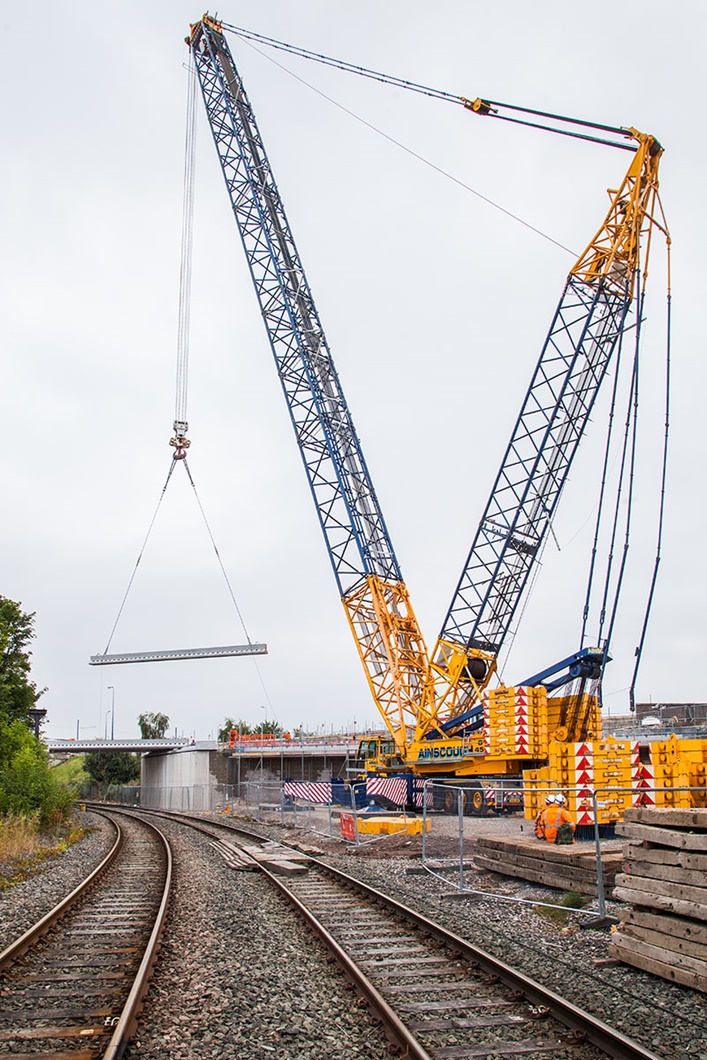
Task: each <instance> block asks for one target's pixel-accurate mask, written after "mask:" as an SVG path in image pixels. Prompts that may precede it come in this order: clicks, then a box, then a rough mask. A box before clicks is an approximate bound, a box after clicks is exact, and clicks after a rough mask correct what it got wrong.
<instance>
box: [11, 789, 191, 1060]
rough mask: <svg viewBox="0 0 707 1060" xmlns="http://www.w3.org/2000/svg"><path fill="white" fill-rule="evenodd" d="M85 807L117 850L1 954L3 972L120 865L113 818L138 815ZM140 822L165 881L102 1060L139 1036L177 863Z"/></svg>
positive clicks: (119, 834) (114, 1058)
mask: <svg viewBox="0 0 707 1060" xmlns="http://www.w3.org/2000/svg"><path fill="white" fill-rule="evenodd" d="M85 805H86V806H87V807H88V808H90V809H91V811H92V812H94V813H97V814H99V815H100V816H102V817H104V818H105V819H106V820H107V821H109V823H110V824H111V826H112V827H113V828H114V829H115V831H116V839H115V842H114V844H113V846H112V847H111V849H110V851H109V852H108V854H107V855H106V857H105V858H104V859H103V860H102V861H101V862H100V864H99V865H98V866H97V867H96V868H95V869H93V871H92V872H91V873H89V875H88V876H87V877H86V879H84V880H83V881H82V882H81V883H80V884H79V885H78V887H76V888H74V890H73V891H72V892H71V893H70V894H68V895H67V896H66V897H65V898H64V899H62V901H61V902H59V903H58V904H57V905H56V906H55V907H54V908H53V909H52V910H50V912H49V913H47V914H46V915H45V916H43V917H42V918H41V919H40V920H39V921H37V923H36V924H34V925H33V926H32V927H31V928H29V929H28V930H27V931H26V932H25V933H24V934H23V935H21V936H20V937H19V938H18V939H16V940H15V941H14V942H13V943H11V944H10V945H9V946H8V947H7V948H6V949H5V950H4V951H3V952H2V953H0V971H6V970H7V969H9V968H10V967H11V965H12V964H13V963H14V962H15V961H16V960H17V959H18V958H19V957H21V956H22V955H23V954H25V953H26V952H27V951H28V950H30V949H31V947H32V946H33V945H34V944H35V943H36V942H37V941H38V940H39V939H40V938H41V937H42V936H43V935H44V934H46V932H47V931H48V930H49V929H50V928H52V927H54V926H56V924H57V923H58V922H59V921H60V920H61V919H62V918H63V917H64V916H65V915H66V914H67V913H68V912H70V911H71V910H72V909H73V908H74V907H75V906H76V904H77V902H78V901H79V899H80V898H82V897H83V896H85V895H86V893H87V892H88V891H89V890H90V889H91V888H93V887H94V886H95V885H96V883H98V882H99V880H100V879H101V877H102V876H103V875H104V874H105V872H106V871H107V870H108V869H109V868H111V867H112V866H113V865H114V864H115V863H116V859H117V857H118V855H119V853H120V852H121V850H122V849H123V847H124V845H125V833H124V830H123V829H122V828H121V827H120V824H119V823H118V822H117V821H116V820H114V819H113V815H117V814H122V815H123V816H124V817H130V818H133V819H134V818H135V817H136V816H137V815H136V814H131V813H129V812H127V811H125V810H121V809H118V808H113V807H110V809H109V810H107V809H106V808H105V807H104V808H102V809H98V808H97V807H96V806H94V805H92V804H90V803H86V804H85ZM138 820H140V823H141V824H143V825H144V826H145V827H146V828H147V829H148V830H149V831H150V832H151V833H152V834H153V835H154V836H156V837H157V839H158V841H159V844H160V848H161V853H162V854H163V856H164V863H165V879H164V884H163V887H162V894H161V898H160V902H159V907H158V909H157V913H156V914H155V917H154V920H153V925H152V930H151V932H150V937H149V939H148V941H147V945H146V946H145V949H144V953H143V956H142V960H141V961H140V965H139V968H138V970H137V972H136V973H135V976H134V978H133V983H132V986H131V988H130V992H129V994H128V997H127V1000H126V1001H125V1003H124V1004H123V1006H122V1009H121V1012H120V1015H119V1016H118V1017H117V1019H116V1022H115V1027H114V1029H113V1032H112V1034H111V1037H110V1040H109V1041H108V1042H107V1044H106V1045H105V1047H101V1048H102V1051H101V1052H100V1053H97V1054H96V1055H97V1056H100V1057H101V1060H119V1058H120V1057H121V1056H122V1055H123V1053H124V1051H125V1048H126V1046H127V1044H128V1042H129V1040H130V1038H131V1037H132V1035H133V1034H134V1033H135V1029H136V1027H137V1018H138V1014H139V1012H140V1008H141V1005H142V1001H143V999H144V997H145V995H146V994H147V990H148V987H149V980H150V977H151V974H152V970H153V967H154V964H155V961H156V958H157V951H158V948H159V943H160V939H161V936H162V933H163V930H164V925H165V920H166V916H167V910H168V905H169V898H170V893H171V886H172V878H173V859H172V851H171V847H170V845H169V840H168V839H167V837H166V836H165V835H164V833H163V832H162V831H160V829H159V828H158V827H157V826H156V825H155V824H154V823H152V822H151V821H146V820H144V819H141V818H139V817H138ZM38 1055H39V1054H38Z"/></svg>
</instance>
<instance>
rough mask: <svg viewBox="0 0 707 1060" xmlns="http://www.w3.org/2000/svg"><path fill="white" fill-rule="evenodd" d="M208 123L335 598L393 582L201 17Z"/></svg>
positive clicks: (355, 446) (213, 35)
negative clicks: (368, 582) (372, 582)
mask: <svg viewBox="0 0 707 1060" xmlns="http://www.w3.org/2000/svg"><path fill="white" fill-rule="evenodd" d="M191 45H192V52H193V54H194V58H195V63H196V69H197V73H198V76H199V81H200V84H201V88H202V92H203V96H204V102H205V104H206V110H207V114H208V119H209V124H210V126H211V130H212V133H213V136H214V141H215V144H216V149H217V151H218V156H219V160H220V162H221V168H222V170H223V175H224V178H225V180H226V186H227V188H228V193H229V196H230V199H231V204H232V207H233V212H234V215H235V218H236V221H237V223H238V229H239V232H240V236H241V240H242V242H243V247H244V249H245V253H246V258H247V261H248V265H249V267H250V272H251V276H252V279H253V283H254V285H255V289H256V293H257V296H258V300H259V302H260V307H261V310H262V314H263V318H264V321H265V325H266V328H267V332H268V336H269V339H270V345H271V348H272V352H273V355H274V357H275V362H276V364H277V370H278V375H279V377H280V382H281V384H282V388H283V390H284V392H285V397H286V400H287V405H288V408H289V411H290V417H291V419H292V424H293V427H294V430H295V434H296V437H297V442H298V445H299V448H300V452H301V455H302V460H303V462H304V465H305V468H306V471H307V477H308V479H309V485H310V488H311V490H312V493H313V495H314V500H315V504H316V508H317V513H318V516H319V520H320V523H321V526H322V530H323V532H324V536H325V538H326V542H327V545H328V549H329V556H330V559H331V562H332V566H333V568H334V573H335V575H336V578H337V581H338V583H339V588H340V591H341V595H342V596H345V595H346V594H347V593H348V592H349V591H350V590H351V589H352V588H353V587H355V586H356V585H357V584H359V583H360V582H361V580H362V579H365V577H367V576H368V575H376V576H378V577H380V578H383V579H385V580H390V581H400V580H401V575H400V570H399V567H398V563H397V560H396V558H395V554H394V552H393V547H392V544H391V542H390V539H389V536H388V532H387V529H386V526H385V523H384V520H383V516H382V513H381V510H380V507H379V504H378V500H377V497H376V494H375V491H374V489H373V484H372V482H371V479H370V476H369V473H368V469H367V467H366V463H365V460H364V457H363V453H362V451H361V446H360V443H359V440H358V437H357V434H356V431H355V429H354V425H353V421H352V419H351V414H350V412H349V409H348V406H347V404H346V400H345V398H344V394H343V391H342V389H341V384H340V382H339V378H338V375H337V372H336V368H335V366H334V363H333V360H332V357H331V354H330V351H329V348H328V345H327V341H326V337H325V335H324V330H323V328H322V325H321V323H320V320H319V315H318V313H317V308H316V306H315V303H314V299H313V298H312V294H311V291H310V289H309V285H308V283H307V278H306V276H305V273H304V269H303V267H302V264H301V261H300V257H299V254H298V251H297V247H296V246H295V242H294V239H293V237H292V233H291V231H290V227H289V224H288V221H287V218H286V216H285V211H284V208H283V205H282V201H281V199H280V194H279V192H278V189H277V186H276V184H275V180H274V177H273V174H272V170H271V168H270V163H269V161H268V158H267V154H266V152H265V148H264V146H263V141H262V138H261V136H260V133H259V131H258V127H257V125H256V122H255V117H254V115H253V111H252V108H251V106H250V103H249V101H248V98H247V96H246V93H245V89H244V87H243V84H242V81H241V79H240V76H239V74H238V72H237V70H236V67H235V64H234V61H233V57H232V55H231V53H230V51H229V49H228V46H227V44H226V42H225V40H224V38H223V36H222V34H221V32H220V30H219V28H218V24H215V23H212V22H210V20H208V19H205V20H203V21H202V22H200V23H197V24H196V26H195V27H194V29H193V35H192V40H191Z"/></svg>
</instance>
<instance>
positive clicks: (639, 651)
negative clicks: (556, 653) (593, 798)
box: [628, 237, 672, 713]
mask: <svg viewBox="0 0 707 1060" xmlns="http://www.w3.org/2000/svg"><path fill="white" fill-rule="evenodd" d="M671 339H672V294H671V289H670V239H669V237H668V291H667V306H666V335H665V406H664V407H665V425H664V428H663V458H662V467H661V475H660V504H659V510H658V535H657V541H656V553H655V560H654V563H653V576H652V578H651V584H650V588H649V590H648V599H647V601H646V610H645V613H644V616H643V625H642V627H641V635H640V638H639V641H638V645H637V647H636V651H635V657H636V663H635V665H634V668H633V674H632V675H631V685H630V687H629V690H628V698H629V710H630V711H631V712H632V713H633V712H634V711H635V710H636V680H637V678H638V671H639V668H640V665H641V657H642V655H643V647H644V644H645V640H646V632H647V629H648V620H649V618H650V613H651V609H652V606H653V597H654V594H655V586H656V581H657V579H658V568H659V566H660V560H661V548H662V543H663V522H664V518H665V484H666V477H667V470H668V440H669V437H670V373H671V345H672V342H671Z"/></svg>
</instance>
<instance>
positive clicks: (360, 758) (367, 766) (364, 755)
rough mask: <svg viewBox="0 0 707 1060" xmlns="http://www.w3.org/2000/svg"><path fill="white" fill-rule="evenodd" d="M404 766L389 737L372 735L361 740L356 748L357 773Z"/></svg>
mask: <svg viewBox="0 0 707 1060" xmlns="http://www.w3.org/2000/svg"><path fill="white" fill-rule="evenodd" d="M396 767H399V768H402V767H403V760H402V758H401V757H400V755H399V754H398V753H397V751H396V750H395V742H394V741H393V740H391V739H390V738H389V737H383V736H372V737H367V738H366V739H365V740H361V741H360V742H359V745H358V748H357V750H356V762H355V769H356V772H357V773H371V772H376V771H377V770H381V769H391V768H393V769H395V768H396Z"/></svg>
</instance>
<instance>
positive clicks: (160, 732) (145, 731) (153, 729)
mask: <svg viewBox="0 0 707 1060" xmlns="http://www.w3.org/2000/svg"><path fill="white" fill-rule="evenodd" d="M137 723H138V725H139V726H140V735H141V736H142V738H143V740H161V739H162V737H163V736H164V734H165V733H166V732H167V726H168V725H169V718H168V717H167V715H166V714H149V713H148V714H141V715H140V717H139V718H138V719H137Z"/></svg>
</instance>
